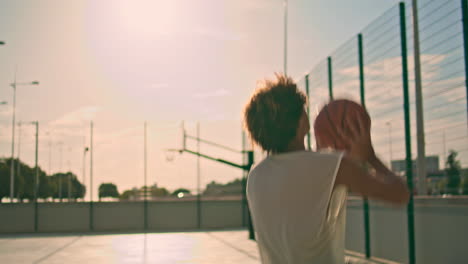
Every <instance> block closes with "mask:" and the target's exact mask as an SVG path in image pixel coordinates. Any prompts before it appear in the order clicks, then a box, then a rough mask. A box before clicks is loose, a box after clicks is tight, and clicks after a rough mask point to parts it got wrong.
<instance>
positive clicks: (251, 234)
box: [243, 150, 255, 240]
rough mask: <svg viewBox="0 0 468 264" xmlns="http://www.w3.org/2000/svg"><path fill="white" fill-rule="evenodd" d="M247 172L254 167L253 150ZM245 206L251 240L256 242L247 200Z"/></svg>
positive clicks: (248, 160) (248, 156) (250, 152)
mask: <svg viewBox="0 0 468 264" xmlns="http://www.w3.org/2000/svg"><path fill="white" fill-rule="evenodd" d="M247 162H248V163H247V167H248V168H247V172H249V171H250V168H252V165H253V164H254V152H253V151H252V150H250V151H247ZM243 182H245V183H247V178H245V181H243ZM245 183H244V197H245V194H246V192H247V188H246V184H245ZM243 204H244V206H245V207H247V210H248V211H247V212H248V213H247V216H248V226H249V239H251V240H255V231H254V226H253V222H252V217H251V215H250V209H249V206H248V202H247V199H245V200H244V201H243Z"/></svg>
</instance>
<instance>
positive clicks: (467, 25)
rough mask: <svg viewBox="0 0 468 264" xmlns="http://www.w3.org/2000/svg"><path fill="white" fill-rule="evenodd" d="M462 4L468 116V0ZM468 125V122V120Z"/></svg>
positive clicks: (463, 0) (467, 108) (462, 1)
mask: <svg viewBox="0 0 468 264" xmlns="http://www.w3.org/2000/svg"><path fill="white" fill-rule="evenodd" d="M461 6H462V22H463V51H464V62H465V89H466V94H465V95H466V111H467V117H468V59H467V56H468V14H467V12H468V3H467V1H466V0H461ZM467 125H468V122H467Z"/></svg>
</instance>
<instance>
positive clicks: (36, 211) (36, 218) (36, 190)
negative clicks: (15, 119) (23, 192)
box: [18, 121, 40, 232]
mask: <svg viewBox="0 0 468 264" xmlns="http://www.w3.org/2000/svg"><path fill="white" fill-rule="evenodd" d="M34 124H35V125H36V155H35V156H36V157H35V165H36V166H35V167H36V168H35V169H36V176H35V183H36V184H35V186H34V231H36V232H37V231H38V229H39V224H38V222H39V208H38V207H39V206H38V204H37V198H38V197H39V183H40V182H39V165H38V163H37V160H38V155H39V121H36V122H34ZM18 160H19V159H18ZM18 166H21V163H20V162H19V161H18Z"/></svg>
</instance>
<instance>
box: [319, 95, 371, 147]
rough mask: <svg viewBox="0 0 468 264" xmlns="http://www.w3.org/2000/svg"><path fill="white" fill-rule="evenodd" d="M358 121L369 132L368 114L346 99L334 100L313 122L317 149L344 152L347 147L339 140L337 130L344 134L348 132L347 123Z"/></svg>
mask: <svg viewBox="0 0 468 264" xmlns="http://www.w3.org/2000/svg"><path fill="white" fill-rule="evenodd" d="M359 121H362V122H363V124H364V125H365V127H366V128H367V129H368V131H369V132H370V125H371V120H370V117H369V114H368V113H367V111H366V110H365V109H364V107H362V106H361V105H360V104H358V103H356V102H353V101H351V100H347V99H340V100H334V101H331V102H330V103H328V104H326V105H325V106H324V107H323V108H322V109H321V110H320V112H319V114H318V115H317V118H316V119H315V122H314V133H315V139H316V141H317V149H324V148H332V149H336V150H346V149H347V146H346V144H345V143H344V142H343V141H342V140H340V137H339V136H338V130H337V129H340V130H341V131H343V132H344V133H346V131H349V128H348V125H347V124H348V123H353V122H359Z"/></svg>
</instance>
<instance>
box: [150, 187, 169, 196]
mask: <svg viewBox="0 0 468 264" xmlns="http://www.w3.org/2000/svg"><path fill="white" fill-rule="evenodd" d="M168 195H169V191H168V190H167V189H166V188H164V187H163V188H159V187H157V185H156V184H155V185H153V186H151V197H164V196H168Z"/></svg>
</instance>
